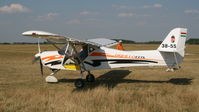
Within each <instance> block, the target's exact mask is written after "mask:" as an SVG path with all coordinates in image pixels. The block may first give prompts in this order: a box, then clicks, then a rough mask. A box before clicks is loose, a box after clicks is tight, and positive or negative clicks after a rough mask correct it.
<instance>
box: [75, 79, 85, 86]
mask: <svg viewBox="0 0 199 112" xmlns="http://www.w3.org/2000/svg"><path fill="white" fill-rule="evenodd" d="M75 87H76V88H83V87H84V81H83V80H82V79H77V80H76V81H75Z"/></svg>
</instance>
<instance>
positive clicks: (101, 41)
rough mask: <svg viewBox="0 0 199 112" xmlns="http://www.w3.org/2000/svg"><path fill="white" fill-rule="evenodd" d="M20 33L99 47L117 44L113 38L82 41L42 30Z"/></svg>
mask: <svg viewBox="0 0 199 112" xmlns="http://www.w3.org/2000/svg"><path fill="white" fill-rule="evenodd" d="M22 35H23V36H29V37H33V38H41V39H46V40H50V41H56V42H68V41H70V42H72V43H75V44H80V45H81V44H90V45H93V46H96V47H101V46H105V47H110V46H113V45H115V44H117V42H116V41H115V40H110V39H105V38H97V39H89V40H87V41H82V40H78V39H74V38H70V37H65V36H62V35H58V34H54V33H49V32H44V31H26V32H24V33H22Z"/></svg>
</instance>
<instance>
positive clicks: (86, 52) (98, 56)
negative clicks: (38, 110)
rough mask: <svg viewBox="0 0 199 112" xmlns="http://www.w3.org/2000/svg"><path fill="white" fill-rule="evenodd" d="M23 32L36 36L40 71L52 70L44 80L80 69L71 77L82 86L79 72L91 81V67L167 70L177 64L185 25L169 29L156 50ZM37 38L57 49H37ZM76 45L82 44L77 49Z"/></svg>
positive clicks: (98, 68)
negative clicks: (74, 76) (130, 49)
mask: <svg viewBox="0 0 199 112" xmlns="http://www.w3.org/2000/svg"><path fill="white" fill-rule="evenodd" d="M22 35H23V36H30V37H33V38H38V50H39V53H37V54H36V55H35V60H34V61H36V60H40V66H41V73H42V74H43V66H46V67H48V68H50V69H51V70H52V73H51V74H50V75H49V76H47V77H46V82H58V80H57V78H56V77H55V74H56V73H57V72H58V71H59V70H73V71H80V78H79V79H77V80H76V81H75V86H76V87H77V88H82V87H84V81H83V72H85V71H87V72H88V75H87V76H86V81H88V82H94V81H95V77H94V75H93V74H91V73H90V71H91V70H100V69H107V68H119V67H130V66H168V67H169V70H173V68H174V67H179V64H181V63H182V61H183V58H184V54H185V51H184V49H185V41H186V37H187V29H186V28H175V29H173V30H172V31H171V32H170V33H169V34H168V35H167V37H166V38H165V40H164V41H163V42H162V43H161V45H160V46H159V47H158V48H157V49H156V50H141V51H121V50H116V49H112V48H109V47H111V46H113V45H116V44H117V42H116V41H114V40H110V39H105V38H98V39H89V40H87V41H81V40H77V39H73V38H70V37H65V36H61V35H57V34H53V33H48V32H43V31H26V32H24V33H22ZM39 39H46V40H47V41H49V42H51V43H52V44H53V45H54V46H55V47H56V48H57V49H58V50H57V51H43V52H41V50H40V43H39ZM55 42H63V43H64V46H63V47H62V48H60V47H58V46H57V45H55ZM77 46H82V50H81V51H78V49H77Z"/></svg>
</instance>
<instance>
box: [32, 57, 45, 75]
mask: <svg viewBox="0 0 199 112" xmlns="http://www.w3.org/2000/svg"><path fill="white" fill-rule="evenodd" d="M40 55H41V53H37V54H35V58H34V59H33V60H32V63H33V64H34V63H35V62H36V61H38V60H39V65H40V71H41V75H42V76H43V64H42V61H41V56H40Z"/></svg>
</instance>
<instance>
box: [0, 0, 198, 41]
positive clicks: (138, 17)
mask: <svg viewBox="0 0 199 112" xmlns="http://www.w3.org/2000/svg"><path fill="white" fill-rule="evenodd" d="M176 27H185V28H188V36H189V37H188V38H190V37H192V38H198V37H199V36H198V34H199V0H0V42H24V41H25V42H33V41H35V39H31V38H28V37H23V36H21V33H22V32H24V31H27V30H42V31H48V32H51V33H56V34H61V35H65V36H71V37H74V38H77V39H81V40H86V39H90V38H110V39H111V38H122V39H129V40H134V41H152V40H157V41H160V40H163V39H164V38H165V36H166V35H167V34H168V33H169V32H170V30H172V29H173V28H176Z"/></svg>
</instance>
